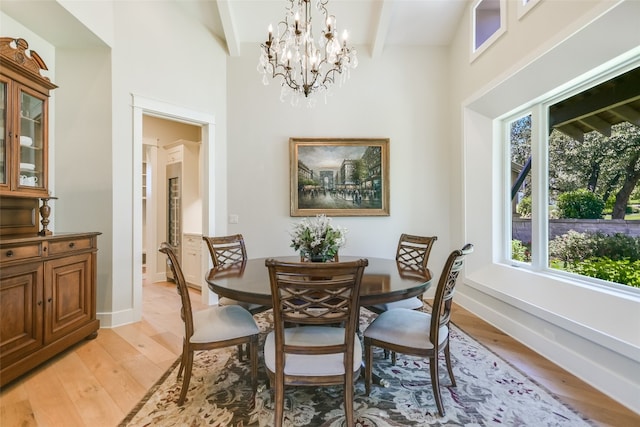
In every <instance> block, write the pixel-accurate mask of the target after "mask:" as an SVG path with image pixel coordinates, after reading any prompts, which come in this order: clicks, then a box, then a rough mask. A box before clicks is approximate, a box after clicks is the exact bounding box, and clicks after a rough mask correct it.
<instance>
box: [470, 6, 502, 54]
mask: <svg viewBox="0 0 640 427" xmlns="http://www.w3.org/2000/svg"><path fill="white" fill-rule="evenodd" d="M483 1H491V0H476V1H475V3H474V4H473V6H472V7H471V32H470V35H471V58H470V62H473V61H475V60H476V59H477V58H478V57H479V56H480V55H482V53H483V52H484V51H485V50H487V49H488V48H489V47H490V46H491V45H493V44H494V43H495V42H496V40H498V39H499V38H500V37H501V36H502V35H503V34H505V33H506V32H507V0H496V1H497V2H498V3H499V5H500V10H499V14H500V26H499V27H498V29H497V30H496V31H494V32H493V33H492V34H491V35H490V36H489V37H487V38H486V39H485V41H484V42H482V43H481V44H480V45H479V46H478V47H476V40H477V38H478V21H477V16H476V11H477V10H478V6H480V4H481V3H482V2H483Z"/></svg>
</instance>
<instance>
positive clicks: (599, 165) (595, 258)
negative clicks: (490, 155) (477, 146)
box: [503, 64, 640, 288]
mask: <svg viewBox="0 0 640 427" xmlns="http://www.w3.org/2000/svg"><path fill="white" fill-rule="evenodd" d="M503 129H504V134H505V140H506V141H507V144H506V145H507V146H508V150H505V151H508V153H509V154H508V155H509V158H508V161H506V162H505V163H507V164H508V165H507V166H506V167H505V169H508V170H509V172H508V173H509V174H510V177H511V179H510V180H509V184H510V186H509V188H508V189H507V190H508V198H509V203H508V209H509V212H510V214H508V215H507V217H509V218H511V227H510V239H508V240H509V241H508V247H507V250H506V252H507V253H508V254H509V255H508V256H507V259H509V260H510V261H511V262H513V263H517V264H522V265H525V266H526V265H529V266H531V267H532V268H535V269H539V270H548V271H550V272H554V273H555V274H563V275H573V276H575V275H577V276H579V277H580V278H582V279H584V280H588V281H590V282H593V283H598V284H603V285H606V286H613V287H620V286H631V287H636V288H640V67H638V64H635V65H634V66H627V67H626V69H621V70H617V71H616V72H612V73H609V74H608V75H601V76H599V77H598V78H597V79H593V80H592V81H591V83H590V84H585V85H584V86H582V87H576V88H574V90H573V91H571V92H565V93H564V94H562V96H558V97H555V98H553V99H548V100H546V101H544V102H541V103H539V104H537V105H534V106H529V107H528V109H527V110H523V111H521V112H519V113H518V114H515V115H512V116H510V117H508V118H506V119H505V120H504V121H503ZM537 129H542V130H541V131H540V132H536V130H537ZM506 192H507V191H505V193H506ZM506 209H507V207H506V206H505V211H506Z"/></svg>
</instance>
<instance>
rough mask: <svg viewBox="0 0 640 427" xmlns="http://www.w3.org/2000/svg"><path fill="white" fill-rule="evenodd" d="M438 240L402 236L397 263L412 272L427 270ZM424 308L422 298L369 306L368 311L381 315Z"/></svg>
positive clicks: (407, 235)
mask: <svg viewBox="0 0 640 427" xmlns="http://www.w3.org/2000/svg"><path fill="white" fill-rule="evenodd" d="M436 240H438V237H437V236H413V235H411V234H404V233H403V234H402V235H401V236H400V239H399V240H398V248H397V249H396V261H398V262H399V263H400V264H402V266H403V267H404V268H408V269H410V270H416V271H419V270H426V269H427V263H428V262H429V255H430V254H431V248H432V247H433V244H434V243H435V242H436ZM422 306H423V301H422V297H421V296H419V297H412V298H407V299H404V300H400V301H394V302H390V303H386V304H377V305H372V306H367V307H366V308H367V309H368V310H371V311H373V312H374V313H377V314H381V313H384V312H385V311H387V310H391V309H392V308H410V309H412V310H419V309H421V308H422Z"/></svg>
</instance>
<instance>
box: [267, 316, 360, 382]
mask: <svg viewBox="0 0 640 427" xmlns="http://www.w3.org/2000/svg"><path fill="white" fill-rule="evenodd" d="M284 339H285V342H286V343H287V344H290V345H307V346H319V345H331V344H341V343H343V342H344V329H343V328H335V327H331V326H300V327H296V328H287V329H285V330H284ZM275 355H276V336H275V332H270V333H269V334H268V335H267V338H266V340H265V342H264V363H265V365H266V367H267V369H269V371H271V372H275V370H276V356H275ZM361 365H362V344H361V343H360V340H359V339H358V336H357V335H356V336H355V341H354V344H353V371H354V372H355V371H357V370H358V369H359V368H360V366H361ZM284 373H285V374H286V375H298V376H324V375H343V374H344V359H343V355H342V353H339V354H323V355H315V356H314V355H305V354H285V358H284Z"/></svg>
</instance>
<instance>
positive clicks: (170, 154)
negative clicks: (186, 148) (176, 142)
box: [167, 146, 182, 163]
mask: <svg viewBox="0 0 640 427" xmlns="http://www.w3.org/2000/svg"><path fill="white" fill-rule="evenodd" d="M181 161H182V147H181V146H178V147H175V148H172V149H171V150H169V151H167V163H178V162H181Z"/></svg>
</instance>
